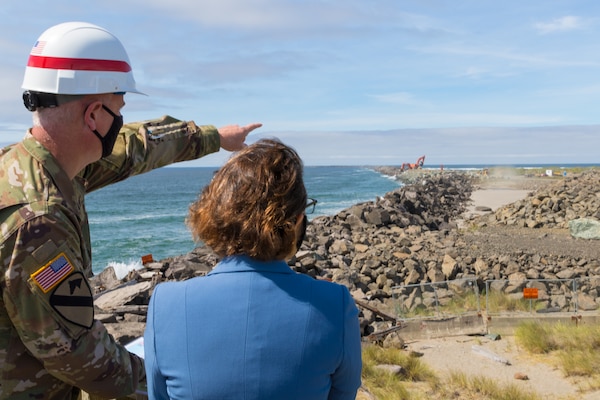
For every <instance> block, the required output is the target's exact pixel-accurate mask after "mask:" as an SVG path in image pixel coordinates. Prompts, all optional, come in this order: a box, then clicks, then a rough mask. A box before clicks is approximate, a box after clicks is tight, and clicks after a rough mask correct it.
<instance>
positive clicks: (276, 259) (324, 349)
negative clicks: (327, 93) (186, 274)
mask: <svg viewBox="0 0 600 400" xmlns="http://www.w3.org/2000/svg"><path fill="white" fill-rule="evenodd" d="M302 168H303V166H302V161H301V160H300V157H299V156H298V154H297V153H296V152H295V151H294V150H293V149H292V148H290V147H288V146H286V145H284V144H282V143H281V142H279V141H276V140H261V141H259V142H257V143H254V144H252V145H250V146H248V147H246V148H245V149H243V150H241V151H240V152H238V153H236V154H235V155H234V156H232V158H231V159H230V160H229V161H228V162H227V163H225V165H224V166H223V167H222V168H221V169H220V170H219V171H218V172H217V173H216V174H215V176H214V177H213V179H212V181H211V183H210V184H209V185H208V186H207V187H205V188H204V190H203V191H202V194H201V195H200V198H199V199H198V200H197V201H196V202H195V203H193V204H192V205H191V207H190V212H189V216H188V219H187V224H188V226H189V227H190V229H191V231H192V233H193V235H194V237H195V239H197V240H201V241H203V242H204V243H205V244H206V245H207V246H210V247H211V248H212V249H213V250H214V251H215V253H217V254H218V255H219V256H220V257H222V260H221V262H220V263H219V264H218V265H217V266H216V267H215V268H214V269H213V270H212V271H211V272H210V273H209V274H208V275H206V276H205V277H198V278H194V279H190V280H188V281H185V282H168V283H162V284H160V285H158V286H157V287H156V288H155V290H154V293H153V295H152V298H151V301H150V306H149V309H148V320H147V325H146V332H145V335H144V340H145V356H146V374H147V379H148V393H149V397H150V399H236V400H239V399H261V400H264V399H286V400H287V399H303V400H306V399H315V400H318V399H354V398H355V396H356V392H357V390H358V388H359V386H360V374H361V367H362V363H361V353H360V332H359V322H358V310H357V308H356V306H355V304H354V302H353V300H352V297H351V296H350V293H349V292H348V289H347V288H346V287H345V286H342V285H338V284H335V283H332V282H327V281H320V280H315V279H313V278H311V277H308V276H306V275H302V274H298V273H295V272H294V271H293V270H292V269H290V267H289V266H288V265H287V263H286V261H285V260H286V259H289V258H290V257H291V256H293V255H294V254H295V253H296V251H297V250H298V248H299V246H300V244H301V243H302V239H303V237H304V231H305V229H306V215H305V207H306V205H307V194H306V189H305V187H304V182H303V177H302Z"/></svg>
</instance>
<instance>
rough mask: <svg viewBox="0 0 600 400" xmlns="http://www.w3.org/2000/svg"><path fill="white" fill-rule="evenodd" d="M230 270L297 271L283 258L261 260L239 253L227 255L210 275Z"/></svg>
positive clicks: (281, 272)
mask: <svg viewBox="0 0 600 400" xmlns="http://www.w3.org/2000/svg"><path fill="white" fill-rule="evenodd" d="M228 272H269V273H276V274H294V273H295V272H294V271H293V270H292V269H291V268H290V267H289V265H288V264H287V263H286V262H285V261H283V260H274V261H259V260H256V259H254V258H251V257H248V256H245V255H237V256H229V257H225V258H224V259H223V260H221V262H219V263H218V264H217V266H216V267H215V268H213V270H212V271H210V272H209V273H208V275H215V274H222V273H228Z"/></svg>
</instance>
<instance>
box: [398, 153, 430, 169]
mask: <svg viewBox="0 0 600 400" xmlns="http://www.w3.org/2000/svg"><path fill="white" fill-rule="evenodd" d="M424 163H425V156H421V157H419V158H418V159H417V162H416V163H414V164H411V163H403V164H402V166H401V167H400V172H404V171H406V170H409V169H421V168H422V167H423V164H424Z"/></svg>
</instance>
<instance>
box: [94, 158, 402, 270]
mask: <svg viewBox="0 0 600 400" xmlns="http://www.w3.org/2000/svg"><path fill="white" fill-rule="evenodd" d="M216 170H217V167H167V168H161V169H157V170H154V171H151V172H148V173H146V174H142V175H138V176H134V177H131V178H129V179H126V180H125V181H122V182H118V183H116V184H113V185H110V186H107V187H105V188H102V189H100V190H97V191H95V192H92V193H90V194H88V195H87V196H86V209H87V212H88V216H89V221H90V234H91V239H92V269H93V271H94V273H95V274H97V273H99V272H102V270H104V269H105V268H106V267H107V266H109V265H110V266H112V267H113V268H114V269H115V271H116V272H117V275H118V276H119V277H122V276H123V275H124V274H126V273H127V271H129V270H131V269H137V268H141V267H142V263H141V258H142V256H145V255H147V254H152V257H153V259H155V260H161V259H164V258H167V257H174V256H179V255H182V254H185V253H188V252H190V251H191V250H193V249H194V247H195V246H196V244H195V243H194V241H193V240H192V235H191V233H190V231H189V230H188V228H187V226H186V225H185V217H186V215H187V212H188V207H189V206H190V204H191V203H192V202H193V201H195V200H196V198H197V197H198V195H199V194H200V191H201V190H202V188H203V187H204V186H205V185H206V184H208V182H209V181H210V179H211V177H212V175H213V174H214V172H215V171H216ZM304 181H305V185H306V189H307V191H308V196H309V197H312V198H315V199H317V201H318V203H317V206H316V208H315V212H314V214H312V215H311V216H310V217H311V218H314V217H317V216H322V215H335V214H337V213H338V212H340V211H342V210H343V209H345V208H348V207H350V206H352V205H354V204H357V203H361V202H365V201H372V200H375V198H376V197H377V196H382V195H384V194H385V193H387V192H389V191H391V190H394V189H395V188H398V187H399V186H401V183H400V182H398V181H396V180H394V179H392V178H391V177H388V176H385V175H382V174H380V173H378V172H376V171H375V170H374V169H372V168H368V167H347V166H339V167H338V166H328V167H310V166H306V167H305V168H304Z"/></svg>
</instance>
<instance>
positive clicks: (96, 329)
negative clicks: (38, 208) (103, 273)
mask: <svg viewBox="0 0 600 400" xmlns="http://www.w3.org/2000/svg"><path fill="white" fill-rule="evenodd" d="M65 238H66V239H65ZM78 238H79V233H78V232H77V225H76V224H72V223H69V222H67V221H65V220H64V219H63V218H61V214H60V212H57V211H56V210H54V211H53V212H52V213H51V214H46V215H43V216H39V217H35V218H33V219H31V220H30V221H28V222H27V223H25V224H24V225H23V226H22V227H21V228H20V229H19V230H18V231H17V232H15V234H14V235H12V238H11V240H9V241H8V242H5V244H4V245H5V246H14V247H13V248H14V251H13V253H12V257H11V261H10V265H8V266H7V271H6V274H7V275H6V276H7V282H6V286H5V289H4V290H3V292H2V296H3V301H4V302H5V306H6V309H7V312H8V315H9V317H10V319H11V321H12V324H13V326H14V329H15V330H16V333H17V334H18V336H19V339H20V341H21V342H22V343H23V345H24V346H25V348H20V349H19V348H18V347H17V343H18V341H17V340H13V343H14V346H13V347H12V350H11V351H12V352H14V353H15V356H14V358H13V359H14V360H17V361H15V364H14V365H18V371H17V370H15V371H14V372H15V375H14V382H15V383H19V381H20V382H21V383H20V384H21V385H22V384H23V380H22V378H23V377H28V379H27V382H28V384H30V385H34V387H40V388H43V387H46V388H50V387H52V386H56V385H57V381H58V380H60V381H63V382H66V383H68V384H70V385H72V386H76V387H79V388H81V389H82V390H84V391H86V392H87V393H90V394H94V395H98V396H103V397H108V398H112V397H119V396H127V395H129V394H131V393H133V392H134V391H135V390H136V388H137V386H138V383H139V381H140V380H141V379H143V378H144V376H145V372H144V365H143V360H141V359H140V358H138V357H137V356H135V355H134V354H131V353H129V352H128V351H127V350H126V349H125V348H124V347H123V346H122V345H120V344H118V343H116V342H115V340H114V338H113V337H112V336H111V335H110V334H109V333H108V332H107V330H106V328H105V327H104V325H103V324H102V323H101V322H99V321H97V320H95V319H94V304H93V296H92V291H91V288H90V285H89V282H88V280H87V278H86V277H85V276H84V274H83V272H82V266H81V263H82V260H81V257H80V256H79V254H80V253H81V249H80V246H81V243H80V241H79V239H78ZM15 339H16V338H15ZM4 377H5V378H7V374H6V373H5V375H4ZM19 377H20V379H19ZM53 380H54V381H53ZM9 382H10V380H9V379H5V380H4V381H3V385H10V383H9ZM52 382H56V383H54V384H52ZM5 389H9V388H5ZM42 395H43V397H45V396H46V395H48V393H45V394H44V393H43V394H42ZM50 397H52V396H50Z"/></svg>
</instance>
